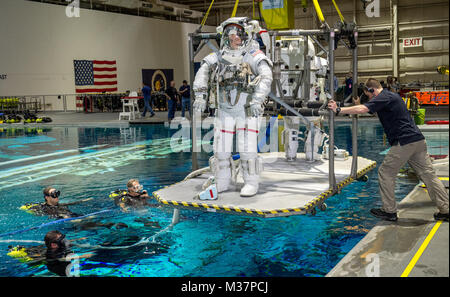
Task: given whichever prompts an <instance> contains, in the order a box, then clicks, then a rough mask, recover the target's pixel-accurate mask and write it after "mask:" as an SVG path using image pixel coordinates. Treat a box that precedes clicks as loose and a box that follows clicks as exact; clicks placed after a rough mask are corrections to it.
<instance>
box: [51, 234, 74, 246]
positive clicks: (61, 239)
mask: <svg viewBox="0 0 450 297" xmlns="http://www.w3.org/2000/svg"><path fill="white" fill-rule="evenodd" d="M53 243H56V244H58V249H67V248H68V247H69V245H70V242H69V241H68V240H67V239H66V235H64V234H61V236H60V237H59V238H58V239H56V240H54V241H53Z"/></svg>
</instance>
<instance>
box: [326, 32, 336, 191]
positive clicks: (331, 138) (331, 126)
mask: <svg viewBox="0 0 450 297" xmlns="http://www.w3.org/2000/svg"><path fill="white" fill-rule="evenodd" d="M334 34H335V33H334V31H333V30H332V31H331V32H330V35H329V42H328V47H329V48H328V51H329V54H328V59H329V60H328V65H329V67H330V76H329V77H330V79H329V84H330V86H329V89H330V95H331V99H332V100H334V79H333V78H334ZM328 122H329V123H328V127H329V141H328V145H329V147H328V148H329V149H328V181H329V184H330V189H332V190H333V192H336V191H337V186H336V176H335V175H334V112H333V111H332V110H331V109H330V110H329V116H328Z"/></svg>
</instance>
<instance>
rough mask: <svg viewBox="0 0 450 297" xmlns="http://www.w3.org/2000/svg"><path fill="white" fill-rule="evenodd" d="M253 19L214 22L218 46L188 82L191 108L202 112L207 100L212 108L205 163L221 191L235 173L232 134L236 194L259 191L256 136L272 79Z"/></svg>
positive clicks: (269, 62)
mask: <svg viewBox="0 0 450 297" xmlns="http://www.w3.org/2000/svg"><path fill="white" fill-rule="evenodd" d="M259 31H260V28H259V24H258V22H257V21H254V20H250V19H248V18H245V17H234V18H230V19H228V20H226V21H225V22H223V23H222V24H221V25H220V26H219V27H217V32H218V33H219V34H221V35H222V36H221V44H220V50H219V51H218V52H216V53H211V54H210V55H208V56H206V57H205V58H204V59H203V61H202V65H201V67H200V69H199V70H198V72H197V74H196V76H195V81H194V85H193V90H194V92H195V101H194V111H196V112H199V111H201V112H203V111H204V110H205V108H206V101H207V98H208V92H209V104H210V105H211V106H213V107H215V108H217V112H216V115H215V116H216V118H215V121H214V156H213V157H212V158H211V159H210V168H211V170H212V172H213V174H214V176H215V181H216V187H217V191H218V192H219V193H220V192H223V191H226V190H227V189H228V188H229V186H230V184H231V182H232V179H233V178H235V176H234V175H235V174H232V171H233V170H232V169H234V163H233V160H232V157H231V153H232V151H233V138H234V135H236V144H237V151H238V152H239V154H240V160H241V161H240V165H241V171H242V176H243V179H244V187H243V188H242V189H241V193H240V194H241V196H244V197H245V196H253V195H255V194H256V193H257V192H258V184H259V174H260V172H261V171H262V159H261V158H260V157H258V155H257V152H258V151H257V139H258V132H259V124H260V117H261V116H262V114H263V112H264V106H263V102H264V100H265V99H266V97H267V95H268V94H269V92H270V89H271V84H272V62H271V61H270V60H269V59H268V58H267V57H266V55H265V54H264V53H263V52H262V51H261V50H259V44H258V42H257V41H256V40H255V38H256V33H258V32H259Z"/></svg>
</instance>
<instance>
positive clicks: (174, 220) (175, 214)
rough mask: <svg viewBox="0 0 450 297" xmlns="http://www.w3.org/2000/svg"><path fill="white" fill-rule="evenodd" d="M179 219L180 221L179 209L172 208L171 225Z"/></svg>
mask: <svg viewBox="0 0 450 297" xmlns="http://www.w3.org/2000/svg"><path fill="white" fill-rule="evenodd" d="M179 221H180V210H179V209H178V208H174V209H173V216H172V224H171V226H172V227H173V226H174V225H175V224H178V222H179Z"/></svg>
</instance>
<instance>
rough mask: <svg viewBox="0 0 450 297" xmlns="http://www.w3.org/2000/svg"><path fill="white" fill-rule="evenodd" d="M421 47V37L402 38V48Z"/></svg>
mask: <svg viewBox="0 0 450 297" xmlns="http://www.w3.org/2000/svg"><path fill="white" fill-rule="evenodd" d="M422 45H423V44H422V37H409V38H403V47H418V46H422Z"/></svg>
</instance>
